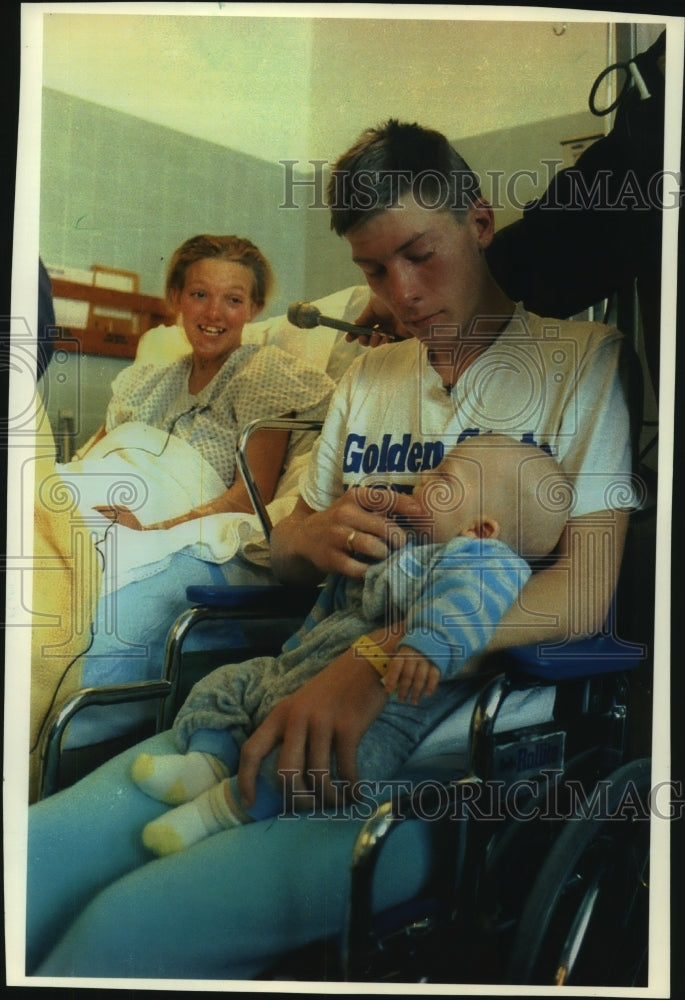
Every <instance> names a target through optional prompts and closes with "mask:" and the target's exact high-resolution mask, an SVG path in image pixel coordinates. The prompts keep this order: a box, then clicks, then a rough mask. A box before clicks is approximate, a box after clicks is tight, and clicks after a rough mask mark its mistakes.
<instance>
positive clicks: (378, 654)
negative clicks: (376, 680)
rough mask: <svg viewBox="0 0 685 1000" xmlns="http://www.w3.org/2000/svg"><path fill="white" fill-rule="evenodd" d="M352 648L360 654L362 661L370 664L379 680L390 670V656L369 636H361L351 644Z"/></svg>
mask: <svg viewBox="0 0 685 1000" xmlns="http://www.w3.org/2000/svg"><path fill="white" fill-rule="evenodd" d="M352 648H353V649H354V650H355V651H356V652H357V653H360V654H361V655H362V656H363V657H364V659H365V660H366V661H367V662H368V663H370V664H371V666H372V667H373V669H374V670H375V671H376V673H377V674H378V675H379V676H380V678H381V680H382V679H383V678H384V677H385V675H386V674H387V672H388V670H389V669H390V664H391V663H392V656H391V655H390V654H389V653H386V651H385V650H384V649H383V648H382V647H381V646H379V645H378V643H377V642H374V640H373V639H372V638H371V636H370V635H363V636H361V638H359V639H357V641H356V642H355V643H353V646H352Z"/></svg>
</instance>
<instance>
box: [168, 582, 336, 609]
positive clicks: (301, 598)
mask: <svg viewBox="0 0 685 1000" xmlns="http://www.w3.org/2000/svg"><path fill="white" fill-rule="evenodd" d="M317 594H318V591H317V589H316V588H315V587H285V586H281V585H280V584H276V585H274V586H270V585H267V586H263V587H262V586H254V585H249V586H247V585H246V586H231V585H230V584H227V585H226V586H220V585H217V586H191V587H187V588H186V597H187V598H188V600H189V601H190V603H191V604H202V605H205V606H206V607H212V608H251V609H252V608H254V607H263V608H264V610H265V612H268V613H269V615H271V616H272V617H273V616H276V615H278V614H290V613H293V612H302V611H305V612H306V611H309V610H311V608H312V606H313V605H314V602H315V601H316V598H317Z"/></svg>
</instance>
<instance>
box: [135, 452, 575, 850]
mask: <svg viewBox="0 0 685 1000" xmlns="http://www.w3.org/2000/svg"><path fill="white" fill-rule="evenodd" d="M414 496H415V497H417V498H418V499H419V502H420V507H421V510H422V511H423V514H422V515H421V516H420V517H418V518H416V519H414V520H413V522H412V525H411V526H410V528H409V531H408V535H409V538H408V541H407V544H406V545H404V546H403V547H402V548H399V549H397V550H395V551H394V552H392V553H391V554H390V555H389V556H388V557H387V558H386V559H385V560H383V561H382V562H380V563H377V564H374V565H372V566H370V567H369V569H368V570H367V572H366V574H365V576H364V578H363V579H361V580H352V579H350V578H348V577H344V576H341V575H337V574H336V575H331V576H329V577H328V578H327V580H326V582H325V584H324V586H323V588H322V590H321V595H320V597H319V599H318V600H317V602H316V604H315V606H314V608H313V609H312V611H311V612H310V614H309V616H308V617H307V620H306V621H305V622H304V624H303V625H302V626H301V628H300V629H299V631H298V632H297V633H296V634H295V635H294V636H293V637H292V638H291V639H289V640H288V641H287V642H286V643H285V645H284V646H283V648H282V650H281V653H280V655H279V656H277V657H257V658H255V659H252V660H248V661H246V662H245V663H242V664H229V665H227V666H225V667H220V668H219V669H218V670H215V671H213V672H212V673H210V674H209V675H208V676H207V677H205V678H203V679H202V680H201V681H200V682H199V683H198V684H196V685H195V687H194V688H193V690H192V691H191V692H190V695H189V697H188V699H187V700H186V702H185V704H184V705H183V707H182V708H181V710H180V712H179V714H178V716H177V719H176V721H175V723H174V734H175V737H176V741H177V743H178V746H179V750H180V753H178V754H171V755H163V756H150V755H148V754H142V755H141V756H140V757H138V758H137V760H136V761H135V763H134V765H133V770H132V777H133V780H134V781H135V782H136V784H137V785H138V786H139V787H140V788H141V789H142V791H144V792H145V793H146V794H147V795H150V796H151V797H153V798H155V799H157V800H159V801H161V802H166V803H168V804H169V805H174V806H177V807H178V808H175V809H173V810H171V811H169V812H167V813H166V814H164V815H163V816H161V817H159V818H158V819H156V820H154V821H153V822H151V823H149V824H148V825H147V826H146V827H145V829H144V830H143V842H144V844H145V845H146V847H147V848H148V849H149V850H151V851H153V852H154V853H155V854H158V855H167V854H171V853H174V852H176V851H180V850H183V849H185V848H187V847H189V846H191V845H192V844H194V843H196V842H198V841H199V840H202V839H204V838H205V837H207V836H209V835H211V834H213V833H216V832H218V831H219V830H222V829H228V828H231V827H235V826H238V825H241V824H243V823H247V822H251V821H253V820H257V819H264V818H267V817H269V816H276V815H278V814H279V813H280V812H282V811H283V806H284V795H283V787H282V780H281V778H280V776H279V774H278V769H277V756H278V748H277V749H276V750H274V751H273V752H272V753H271V754H270V755H269V756H268V757H267V758H265V760H264V761H263V765H262V772H261V774H260V776H259V778H258V781H257V795H256V799H255V803H254V805H252V806H250V807H249V808H246V807H245V806H244V805H243V803H242V802H241V798H240V794H239V792H238V788H237V779H236V777H235V773H236V771H237V765H238V760H239V756H240V747H241V745H242V743H243V742H244V741H245V739H247V737H248V736H249V735H250V733H252V732H253V731H254V730H255V729H256V728H257V726H258V725H259V724H260V722H261V721H262V720H263V719H264V718H265V717H266V716H267V715H268V714H269V712H270V711H271V710H272V709H273V707H274V705H275V704H277V702H278V701H280V700H281V699H282V698H285V697H287V696H288V695H289V694H291V693H292V692H293V691H295V690H297V689H298V688H299V687H300V686H301V685H302V684H304V683H305V682H306V681H307V680H308V679H309V678H311V677H313V676H314V675H315V674H317V673H318V672H319V671H320V670H322V669H323V668H324V667H325V666H326V665H327V664H328V663H330V662H331V661H332V660H333V659H334V658H335V657H337V656H339V655H340V654H341V653H343V652H345V651H346V650H349V649H351V648H352V649H354V650H355V652H357V654H358V655H360V656H362V657H364V658H365V659H366V660H368V662H369V663H370V664H371V666H373V667H374V669H376V670H377V672H378V673H379V675H380V679H381V683H383V684H384V686H385V688H386V690H387V692H388V694H389V695H391V697H390V698H389V699H388V701H387V702H386V705H385V707H384V708H383V710H382V712H381V713H380V715H379V716H378V717H377V718H376V720H375V721H374V722H373V723H372V725H371V726H370V727H369V729H368V730H367V731H366V733H365V734H364V736H363V737H362V740H361V741H360V744H359V749H358V771H359V776H360V778H364V779H367V780H373V779H375V780H384V779H389V778H391V777H392V775H393V774H394V773H396V772H397V770H398V768H399V767H401V765H402V764H404V763H405V761H406V760H408V758H409V757H410V756H411V754H412V752H413V751H414V749H415V748H416V747H417V746H418V744H419V743H420V742H421V741H422V740H423V739H424V738H425V736H426V735H427V734H428V733H429V732H430V731H431V730H432V729H433V728H434V727H435V726H436V725H437V724H438V723H439V722H440V721H441V720H442V719H443V718H444V717H446V716H447V715H449V714H450V712H451V711H453V710H454V709H455V708H456V707H457V706H458V705H459V704H461V703H462V702H463V700H464V699H465V697H467V696H468V693H469V691H468V690H467V689H466V688H465V685H464V684H463V683H461V680H460V678H459V675H460V671H462V668H463V665H464V664H465V663H466V661H467V660H468V659H469V658H470V657H472V656H473V655H474V654H475V653H478V652H480V651H481V650H483V649H484V648H485V646H486V645H487V643H488V641H489V639H490V637H491V636H492V634H493V631H494V629H495V627H496V626H497V624H498V622H499V621H500V619H501V617H502V615H503V614H504V613H505V612H506V611H507V609H508V608H509V607H510V606H511V605H512V604H513V603H514V601H515V600H516V598H517V596H518V593H519V591H520V590H521V588H522V587H523V586H524V584H525V583H526V581H527V580H528V578H529V577H530V575H531V572H532V570H531V565H530V564H531V563H533V564H534V563H535V562H536V561H537V560H540V559H541V558H542V557H544V556H546V555H548V554H549V553H550V552H551V551H552V550H553V549H554V547H555V545H556V544H557V542H558V540H559V538H560V535H561V533H562V531H563V528H564V526H565V524H566V520H567V516H568V509H569V502H570V498H571V490H570V489H569V484H568V482H567V480H566V478H565V477H564V474H563V473H562V472H561V470H560V468H559V466H558V465H557V463H556V461H555V460H554V459H553V458H552V457H551V456H550V455H549V454H548V453H547V452H546V451H544V450H542V449H540V448H537V447H536V446H534V445H531V444H521V443H519V442H516V441H514V440H512V439H511V438H508V437H504V436H502V435H496V434H489V435H486V436H479V437H473V438H467V439H466V440H464V441H463V442H461V443H460V444H458V445H457V446H456V447H455V448H453V449H452V450H451V451H450V452H449V453H448V454H447V455H446V456H445V457H444V459H443V461H442V462H441V463H440V465H439V467H438V468H436V469H433V470H431V471H430V472H427V473H424V474H423V475H422V477H421V479H420V482H419V483H418V485H417V486H416V487H415V489H414ZM392 622H402V623H403V628H404V635H403V638H402V640H401V644H400V646H399V647H398V649H397V650H396V652H395V653H394V654H393V655H388V654H386V653H385V652H384V650H383V649H382V648H381V647H380V646H379V645H378V644H377V643H376V642H375V641H374V640H373V639H372V638H371V637H370V636H369V635H367V633H368V632H369V631H370V630H372V629H374V628H375V629H377V628H378V627H379V626H383V625H385V626H386V627H390V624H391V623H392Z"/></svg>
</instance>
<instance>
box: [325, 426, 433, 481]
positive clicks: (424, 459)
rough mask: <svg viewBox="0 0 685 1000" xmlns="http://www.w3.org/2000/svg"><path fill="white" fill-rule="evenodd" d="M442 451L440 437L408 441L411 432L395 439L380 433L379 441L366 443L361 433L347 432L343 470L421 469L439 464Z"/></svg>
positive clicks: (401, 470) (402, 470) (385, 470)
mask: <svg viewBox="0 0 685 1000" xmlns="http://www.w3.org/2000/svg"><path fill="white" fill-rule="evenodd" d="M444 454H445V446H444V444H443V443H442V441H412V438H411V434H403V435H402V437H401V438H400V439H399V440H395V441H393V436H392V434H384V435H383V437H382V438H381V440H380V443H378V442H376V441H372V442H371V443H370V444H367V443H366V436H365V435H363V434H348V436H347V441H346V442H345V454H344V458H343V472H363V473H367V474H368V473H370V472H423V471H424V470H426V469H434V468H435V467H436V466H437V465H439V464H440V462H441V461H442V458H443V455H444Z"/></svg>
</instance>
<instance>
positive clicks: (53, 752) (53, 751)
mask: <svg viewBox="0 0 685 1000" xmlns="http://www.w3.org/2000/svg"><path fill="white" fill-rule="evenodd" d="M170 691H171V684H170V683H169V681H168V680H163V679H162V680H149V681H133V682H131V683H128V684H111V685H103V686H102V687H89V688H81V690H79V691H75V692H74V694H72V695H70V697H69V698H67V699H66V701H64V702H63V703H62V704H61V705H60V706H59V707H58V708H56V709H54V711H53V712H52V714H51V715H50V716H49V717H48V720H47V722H46V725H45V729H44V731H43V735H42V738H41V743H40V749H39V771H38V798H39V799H43V798H46V797H47V796H48V795H52V794H53V793H54V792H55V791H57V787H58V777H59V761H60V753H61V749H62V739H63V737H64V733H65V731H66V728H67V726H68V725H69V723H70V722H71V721H72V719H73V718H74V716H75V715H76V714H77V713H78V712H80V711H81V710H82V709H84V708H88V707H89V706H91V705H120V704H124V703H125V702H128V701H147V700H150V699H153V698H161V699H162V700H163V699H164V698H166V697H167V696H168V695H169V693H170Z"/></svg>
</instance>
